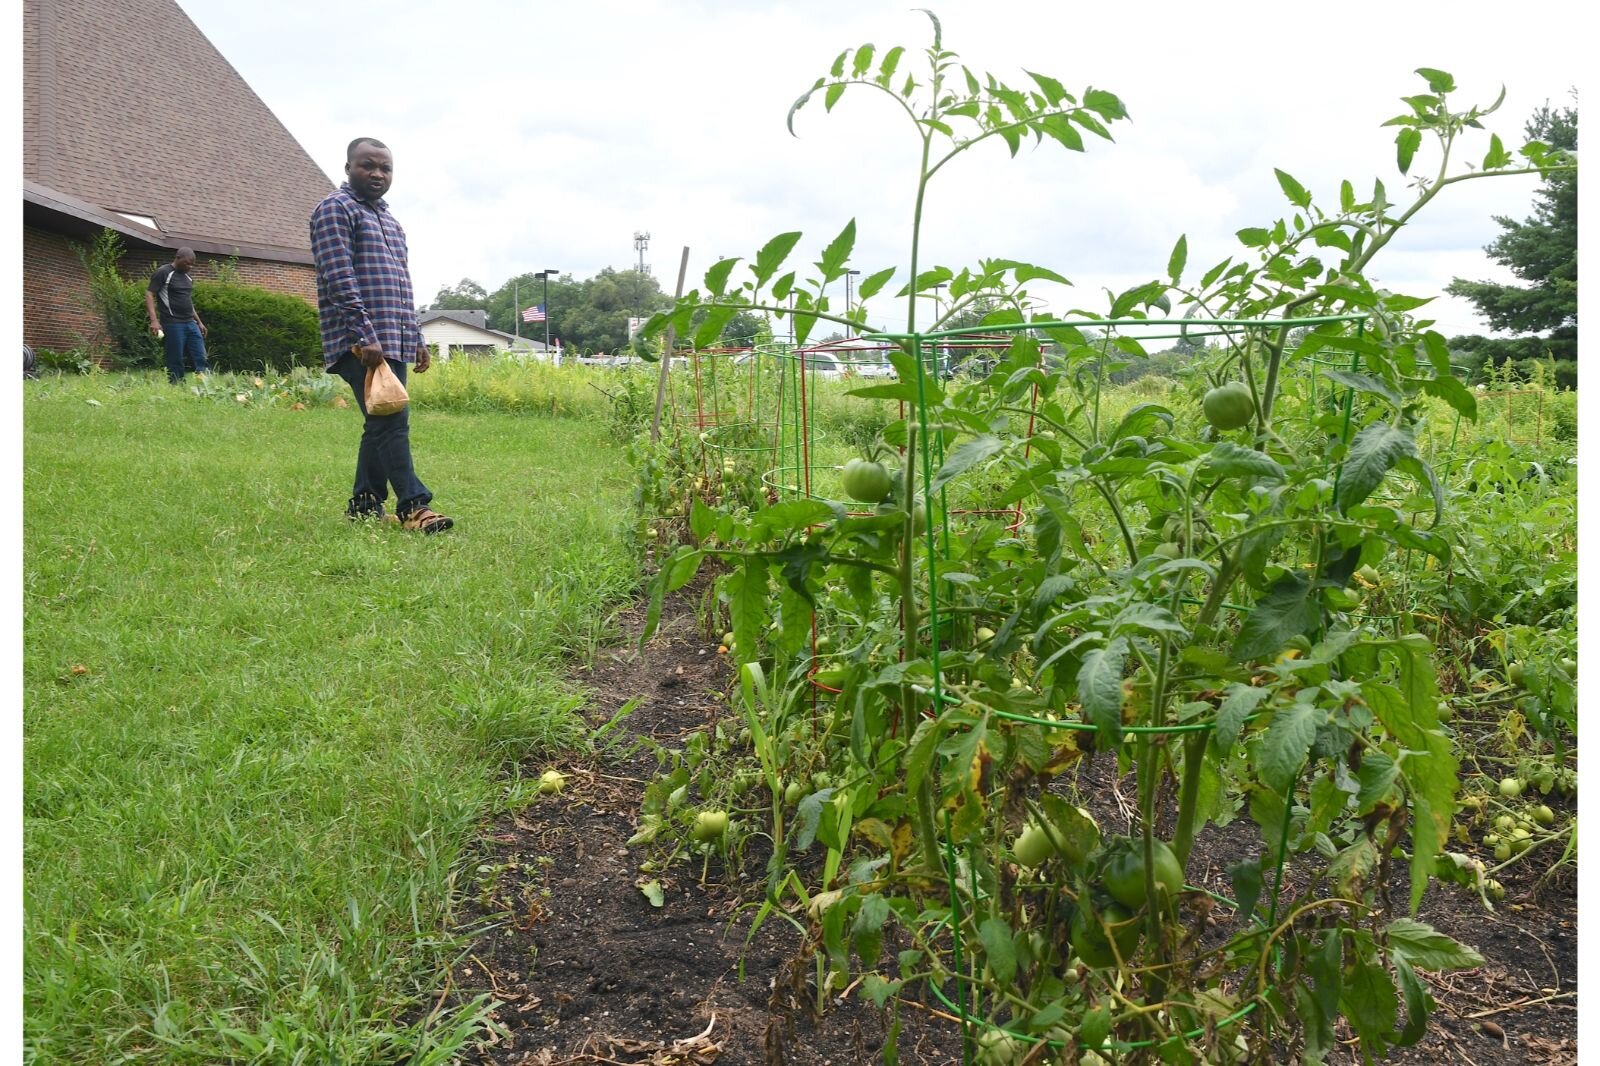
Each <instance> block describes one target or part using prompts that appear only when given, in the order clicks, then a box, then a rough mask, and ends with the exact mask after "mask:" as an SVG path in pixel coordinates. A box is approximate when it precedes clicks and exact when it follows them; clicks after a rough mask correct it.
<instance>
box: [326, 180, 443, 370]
mask: <svg viewBox="0 0 1600 1066" xmlns="http://www.w3.org/2000/svg"><path fill="white" fill-rule="evenodd" d="M311 254H312V255H313V256H314V257H315V258H316V261H317V316H318V318H319V319H320V321H321V325H322V361H323V363H324V365H325V366H327V367H328V368H330V369H331V368H332V366H333V364H334V363H336V362H338V361H339V357H340V356H342V355H343V354H344V353H345V352H348V351H349V350H350V349H351V348H352V347H354V346H355V345H368V344H377V345H381V346H382V348H383V354H384V356H385V358H388V359H394V360H397V361H400V362H405V363H411V362H415V361H416V358H417V345H418V343H419V341H420V340H421V338H422V331H421V329H420V328H419V327H418V325H417V311H416V306H415V304H414V303H413V302H412V299H411V270H410V266H409V263H408V258H407V253H406V233H405V230H403V229H401V228H400V223H398V222H396V221H395V218H394V216H393V215H391V214H390V213H389V205H388V201H386V200H378V201H377V202H375V203H374V202H369V201H367V200H363V199H361V198H360V197H359V196H357V195H356V194H355V192H354V190H352V189H351V188H350V183H349V182H345V183H344V184H343V185H340V186H339V191H338V192H334V193H329V194H328V196H327V198H326V199H324V200H323V201H322V202H321V203H320V204H318V205H317V207H316V210H314V211H312V212H311Z"/></svg>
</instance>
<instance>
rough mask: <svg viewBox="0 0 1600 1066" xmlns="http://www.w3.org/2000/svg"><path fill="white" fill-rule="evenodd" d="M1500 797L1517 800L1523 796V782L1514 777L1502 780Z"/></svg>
mask: <svg viewBox="0 0 1600 1066" xmlns="http://www.w3.org/2000/svg"><path fill="white" fill-rule="evenodd" d="M1500 795H1501V796H1503V797H1504V798H1506V799H1516V798H1517V797H1518V796H1520V795H1522V782H1521V781H1518V780H1517V779H1516V778H1514V777H1503V778H1501V779H1500Z"/></svg>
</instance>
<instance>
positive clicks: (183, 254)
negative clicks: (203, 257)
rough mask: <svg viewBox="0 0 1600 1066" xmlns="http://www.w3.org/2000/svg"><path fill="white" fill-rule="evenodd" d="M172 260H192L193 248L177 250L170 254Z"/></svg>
mask: <svg viewBox="0 0 1600 1066" xmlns="http://www.w3.org/2000/svg"><path fill="white" fill-rule="evenodd" d="M172 258H174V259H193V258H194V249H193V248H179V249H178V250H177V251H176V252H173V253H172Z"/></svg>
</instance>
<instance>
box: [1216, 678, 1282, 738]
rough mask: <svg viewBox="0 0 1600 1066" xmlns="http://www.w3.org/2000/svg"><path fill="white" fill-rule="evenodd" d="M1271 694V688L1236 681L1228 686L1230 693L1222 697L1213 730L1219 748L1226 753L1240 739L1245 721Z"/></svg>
mask: <svg viewBox="0 0 1600 1066" xmlns="http://www.w3.org/2000/svg"><path fill="white" fill-rule="evenodd" d="M1268 695H1270V692H1269V690H1267V689H1264V688H1256V687H1255V686H1254V685H1246V684H1243V683H1241V682H1238V681H1235V682H1233V683H1232V684H1230V685H1229V686H1228V694H1227V695H1226V696H1224V697H1223V698H1222V706H1220V707H1218V708H1217V725H1216V728H1215V729H1213V730H1212V733H1211V737H1212V739H1213V740H1215V741H1216V744H1217V750H1218V751H1219V752H1221V753H1222V754H1224V755H1226V754H1227V753H1228V751H1229V750H1230V749H1231V748H1232V747H1233V742H1234V741H1235V740H1238V739H1239V732H1240V730H1242V729H1243V728H1244V724H1245V722H1247V721H1249V719H1250V716H1251V715H1252V714H1254V713H1255V710H1256V708H1257V707H1259V706H1260V705H1261V701H1262V700H1264V699H1266V698H1267V696H1268Z"/></svg>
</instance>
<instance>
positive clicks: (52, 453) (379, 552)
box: [23, 375, 637, 1063]
mask: <svg viewBox="0 0 1600 1066" xmlns="http://www.w3.org/2000/svg"><path fill="white" fill-rule="evenodd" d="M24 415H25V425H24V439H25V456H24V490H25V509H24V530H25V531H24V550H25V559H24V601H23V602H24V611H25V622H24V632H25V650H24V656H25V659H24V678H25V698H26V710H25V720H24V733H25V738H26V740H25V744H26V747H25V754H24V766H25V775H26V776H25V782H24V843H25V856H24V870H25V888H24V895H25V905H26V914H25V932H24V942H25V958H24V970H25V975H24V991H25V1012H26V1020H25V1054H26V1055H27V1056H28V1057H29V1058H30V1059H31V1060H33V1061H37V1062H39V1063H47V1062H84V1063H89V1062H94V1063H100V1062H107V1061H119V1060H123V1059H128V1060H134V1061H161V1062H179V1063H190V1062H192V1063H209V1062H218V1061H230V1060H238V1061H246V1060H254V1061H269V1062H292V1061H304V1062H351V1063H354V1062H395V1061H401V1062H439V1061H446V1060H447V1058H448V1055H449V1052H450V1050H451V1049H452V1048H453V1047H454V1046H456V1045H458V1044H459V1042H460V1040H461V1039H462V1038H463V1037H464V1035H465V1034H466V1033H468V1032H470V1031H471V1029H472V1028H473V1026H474V1025H475V1023H476V1018H477V1015H476V1013H475V1012H474V1011H472V1010H466V1011H461V1012H456V1013H454V1014H450V1013H449V1012H446V1013H444V1014H442V1015H435V1014H431V1013H430V1011H431V1008H432V1006H433V1003H432V999H431V996H430V990H433V989H436V988H437V987H439V985H438V975H439V971H440V969H441V967H442V966H444V965H447V964H448V962H449V960H450V958H451V957H452V955H451V952H452V951H453V950H454V947H455V945H454V944H453V943H452V942H451V941H450V939H449V936H448V934H447V932H446V930H447V929H448V928H449V926H450V922H451V918H452V900H453V899H454V898H456V896H457V895H458V893H459V891H460V890H461V889H462V888H463V887H464V886H462V885H460V884H458V877H459V876H460V871H461V870H462V868H463V864H464V863H465V862H466V861H467V859H468V850H467V849H468V848H469V847H470V844H471V841H472V839H473V837H474V833H475V830H476V828H477V827H478V826H479V825H480V824H481V821H482V819H483V817H484V815H485V813H486V812H487V811H489V810H490V809H492V807H493V806H494V805H495V803H496V802H497V799H498V798H499V797H501V796H503V795H504V794H505V792H506V790H507V773H506V771H507V770H508V769H512V768H513V767H514V763H515V760H516V759H517V758H519V757H521V756H525V755H528V754H531V753H539V752H551V753H555V752H559V750H560V749H562V748H563V747H565V746H567V745H570V744H571V743H573V742H574V741H576V740H578V739H579V738H580V737H581V735H582V730H581V724H580V722H579V720H578V718H577V717H576V715H575V713H574V712H575V710H576V708H577V707H578V706H579V703H580V699H581V696H580V694H579V693H578V692H576V691H575V690H574V688H573V687H572V686H571V685H570V684H569V683H567V682H566V681H565V680H563V673H564V669H565V666H566V664H567V663H568V661H569V659H570V657H571V656H574V655H576V656H580V657H581V656H583V655H585V654H587V653H588V652H590V651H591V650H592V647H593V644H594V642H595V640H596V638H597V637H598V636H599V635H600V632H601V630H602V628H603V626H604V619H605V618H606V617H607V608H608V605H610V604H613V603H614V602H615V601H616V600H617V599H618V598H620V597H623V596H625V595H626V594H628V593H629V592H630V591H631V590H632V588H633V586H634V584H635V581H636V577H637V564H636V562H635V556H634V554H633V552H632V549H631V547H630V546H629V544H628V543H627V540H626V537H627V533H626V498H627V492H628V488H629V476H628V472H627V465H626V459H625V456H624V454H623V449H622V447H621V445H620V444H619V443H618V442H617V441H616V440H615V438H614V436H613V435H612V434H610V433H609V431H608V429H607V427H606V424H605V423H604V421H602V420H600V419H591V420H587V421H578V420H571V419H548V418H531V417H526V416H523V417H518V416H515V415H511V414H506V413H496V412H482V413H478V412H474V413H455V412H444V411H431V410H424V411H421V412H419V413H417V415H416V417H415V419H414V427H413V439H414V447H415V453H416V459H417V466H418V472H419V473H420V475H421V476H422V478H423V479H424V481H426V482H427V483H428V484H429V486H430V487H431V488H432V489H433V490H434V492H435V493H436V496H437V498H436V500H435V506H436V508H437V509H439V510H441V511H444V512H445V513H448V514H451V515H452V516H454V517H455V518H456V519H457V527H456V529H455V530H453V531H452V532H450V533H447V534H445V535H443V536H440V537H434V538H424V537H421V536H418V535H415V534H407V533H404V532H402V531H400V530H398V529H397V528H395V527H392V526H387V525H383V526H380V525H373V524H368V525H361V526H355V525H351V524H349V523H347V522H346V521H344V519H343V518H342V509H343V506H344V502H345V500H346V498H347V497H348V496H349V491H350V490H349V485H350V474H351V470H352V468H353V463H354V459H355V447H356V440H357V437H358V435H359V429H360V427H359V419H358V417H357V416H356V414H355V413H354V411H351V410H345V411H341V410H335V409H332V408H328V407H312V408H311V409H309V410H305V411H292V410H290V409H288V407H287V406H286V405H280V406H267V407H261V406H256V405H254V404H250V405H243V404H237V403H229V402H224V401H219V400H212V399H203V398H198V397H195V396H193V395H191V394H189V393H187V392H184V391H182V390H176V389H171V388H169V387H168V386H166V385H165V384H164V383H162V382H160V381H159V380H157V379H155V378H154V377H151V378H137V377H122V376H103V375H102V376H95V377H92V378H86V379H46V380H44V381H40V382H35V383H30V385H29V388H28V389H27V391H26V399H25V403H24ZM79 667H81V668H82V670H81V672H78V668H79ZM425 1016H426V1021H419V1020H420V1019H423V1018H424V1017H425Z"/></svg>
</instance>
